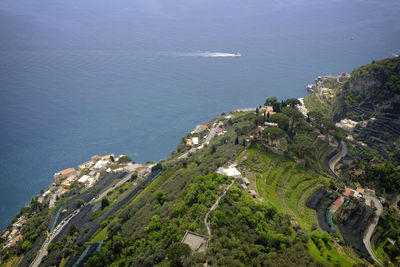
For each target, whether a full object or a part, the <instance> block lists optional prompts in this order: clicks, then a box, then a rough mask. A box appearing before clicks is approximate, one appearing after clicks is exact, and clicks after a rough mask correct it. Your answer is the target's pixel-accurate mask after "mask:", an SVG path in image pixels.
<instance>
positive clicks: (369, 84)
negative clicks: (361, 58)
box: [335, 57, 400, 150]
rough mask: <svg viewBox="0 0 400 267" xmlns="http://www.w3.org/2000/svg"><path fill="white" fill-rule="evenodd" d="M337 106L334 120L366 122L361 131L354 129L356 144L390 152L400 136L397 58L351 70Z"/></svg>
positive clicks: (399, 69)
mask: <svg viewBox="0 0 400 267" xmlns="http://www.w3.org/2000/svg"><path fill="white" fill-rule="evenodd" d="M338 102H339V103H340V106H341V108H340V109H339V111H338V112H337V113H336V116H335V117H336V118H344V117H347V118H350V119H353V120H356V121H362V120H369V122H368V125H367V126H366V127H365V128H358V129H357V133H358V134H359V136H358V137H359V140H360V141H363V142H365V143H367V144H368V145H370V146H373V147H376V148H381V150H382V149H383V150H384V149H389V150H390V147H393V144H394V143H398V142H399V136H400V57H396V58H388V59H384V60H380V61H376V62H375V61H373V62H372V63H371V64H367V65H365V66H362V67H359V68H357V69H355V70H354V71H353V72H352V73H351V78H350V79H349V80H348V81H347V82H346V84H344V86H343V89H342V93H341V96H340V98H339V101H338ZM371 118H373V119H372V120H371Z"/></svg>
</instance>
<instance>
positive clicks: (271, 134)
mask: <svg viewBox="0 0 400 267" xmlns="http://www.w3.org/2000/svg"><path fill="white" fill-rule="evenodd" d="M262 135H263V136H264V137H265V138H271V139H277V138H280V137H283V136H284V135H285V132H284V131H283V130H282V129H280V128H277V127H271V128H267V129H265V130H264V131H263V133H262Z"/></svg>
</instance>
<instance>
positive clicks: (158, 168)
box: [151, 163, 162, 172]
mask: <svg viewBox="0 0 400 267" xmlns="http://www.w3.org/2000/svg"><path fill="white" fill-rule="evenodd" d="M151 171H152V172H156V171H162V165H161V163H157V164H156V165H155V166H153V168H151Z"/></svg>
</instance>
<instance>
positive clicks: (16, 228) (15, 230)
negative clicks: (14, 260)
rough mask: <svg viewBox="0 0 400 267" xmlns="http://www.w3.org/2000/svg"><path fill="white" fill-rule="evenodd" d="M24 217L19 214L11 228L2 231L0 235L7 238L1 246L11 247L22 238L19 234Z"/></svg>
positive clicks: (24, 220)
mask: <svg viewBox="0 0 400 267" xmlns="http://www.w3.org/2000/svg"><path fill="white" fill-rule="evenodd" d="M26 220H27V219H26V217H25V216H21V217H19V218H18V219H17V221H16V222H15V223H13V225H12V228H11V230H7V231H5V232H4V233H3V235H2V236H1V238H2V239H5V240H7V241H6V242H5V244H4V245H3V247H12V246H14V245H15V244H16V243H17V242H18V241H20V240H22V235H21V233H20V232H21V228H22V225H24V223H25V222H26Z"/></svg>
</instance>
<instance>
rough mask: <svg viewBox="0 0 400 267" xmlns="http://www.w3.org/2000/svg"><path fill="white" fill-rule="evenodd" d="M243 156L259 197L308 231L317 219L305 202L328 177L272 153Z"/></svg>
mask: <svg viewBox="0 0 400 267" xmlns="http://www.w3.org/2000/svg"><path fill="white" fill-rule="evenodd" d="M246 153H247V155H246V156H247V160H246V161H245V165H246V166H247V167H248V168H249V169H250V172H252V173H253V177H254V178H255V183H256V189H257V191H258V193H259V194H260V196H262V197H263V198H264V199H265V201H266V202H267V203H270V204H271V205H273V206H274V207H276V208H277V209H278V210H279V211H281V212H284V213H287V214H289V215H291V216H292V219H294V220H296V221H298V222H299V224H300V226H301V227H302V228H304V229H307V230H309V231H311V226H312V225H313V223H314V224H316V223H317V220H316V216H315V211H313V210H311V209H308V208H307V207H306V205H305V202H306V201H307V199H308V198H309V197H310V196H311V194H312V193H313V192H314V191H315V190H317V189H318V188H320V187H321V186H323V185H324V184H327V183H328V181H329V178H326V177H323V176H321V175H319V174H316V173H314V172H312V171H309V170H307V169H304V168H302V167H301V166H300V165H299V164H297V163H295V162H291V161H288V160H286V159H285V158H283V157H279V156H277V155H276V154H273V153H272V152H268V151H267V152H265V153H260V151H259V150H258V149H250V150H248V151H247V152H246ZM254 178H253V179H254ZM253 179H251V180H253Z"/></svg>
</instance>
